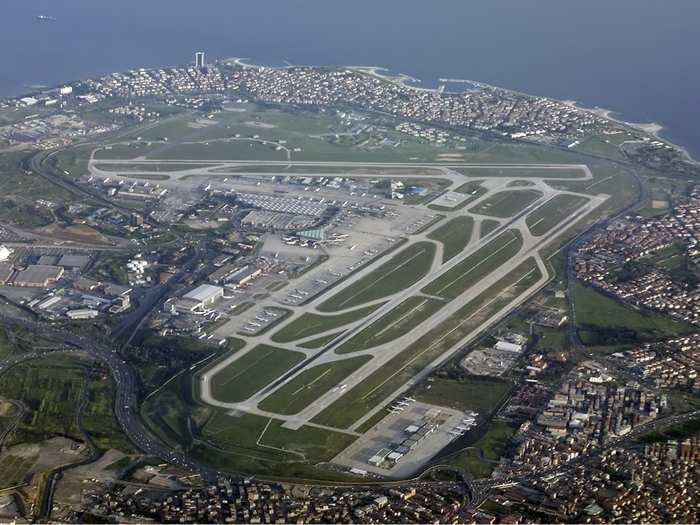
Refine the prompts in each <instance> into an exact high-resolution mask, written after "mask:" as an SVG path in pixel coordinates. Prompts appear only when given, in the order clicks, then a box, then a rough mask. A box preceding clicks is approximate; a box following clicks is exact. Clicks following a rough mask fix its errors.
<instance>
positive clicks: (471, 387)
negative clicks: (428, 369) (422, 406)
mask: <svg viewBox="0 0 700 525" xmlns="http://www.w3.org/2000/svg"><path fill="white" fill-rule="evenodd" d="M510 389H511V385H510V384H509V383H507V382H505V381H502V380H500V379H491V378H483V377H476V376H473V377H466V378H464V379H445V378H441V377H434V378H430V380H429V381H427V382H425V383H423V384H421V386H420V387H418V389H417V390H416V391H415V392H413V393H412V394H411V395H413V397H415V398H416V399H417V400H418V401H423V402H424V403H431V404H433V405H438V406H444V407H449V408H454V409H456V410H461V411H465V410H474V411H476V412H479V413H480V414H488V413H490V412H492V411H493V410H494V409H496V407H498V405H499V404H500V403H501V401H503V398H504V397H505V396H506V395H507V394H508V392H510Z"/></svg>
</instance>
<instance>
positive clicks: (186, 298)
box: [170, 284, 224, 314]
mask: <svg viewBox="0 0 700 525" xmlns="http://www.w3.org/2000/svg"><path fill="white" fill-rule="evenodd" d="M223 296H224V289H223V288H221V287H219V286H212V285H211V284H203V285H201V286H198V287H197V288H195V289H194V290H192V291H190V292H188V293H186V294H185V295H183V296H182V297H181V298H180V299H178V300H176V301H175V302H173V303H172V304H171V305H170V308H171V309H172V310H174V311H176V312H180V313H189V314H196V313H200V312H201V311H202V310H205V309H206V308H207V307H210V306H212V305H213V304H214V303H215V302H216V301H217V300H218V299H220V298H222V297H223Z"/></svg>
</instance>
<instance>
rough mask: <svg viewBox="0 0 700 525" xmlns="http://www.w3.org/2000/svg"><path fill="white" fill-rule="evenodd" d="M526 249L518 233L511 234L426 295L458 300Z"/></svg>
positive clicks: (444, 276)
mask: <svg viewBox="0 0 700 525" xmlns="http://www.w3.org/2000/svg"><path fill="white" fill-rule="evenodd" d="M522 245H523V240H522V236H521V235H520V232H518V231H517V230H508V231H506V232H503V233H502V234H501V235H499V236H498V237H496V238H495V239H494V240H492V241H490V242H489V243H488V244H486V246H483V247H482V248H480V249H479V250H477V251H476V252H474V253H473V254H472V255H470V256H469V257H467V258H466V259H464V260H463V261H461V262H460V263H459V264H457V265H455V266H453V267H452V268H450V269H449V270H447V271H446V272H444V273H443V274H442V275H440V276H439V277H438V278H437V279H435V280H434V281H432V282H431V283H430V284H428V285H427V286H426V287H424V288H423V290H422V291H423V293H425V294H427V295H436V296H439V297H444V298H445V299H455V298H457V297H459V296H460V295H462V294H463V293H464V292H465V291H466V290H468V289H469V288H471V287H472V286H474V285H475V284H476V283H477V282H479V281H480V280H481V279H483V278H484V277H485V276H487V275H488V274H490V273H491V272H492V271H494V270H495V269H496V268H498V267H499V266H501V265H502V264H504V263H506V262H507V261H508V260H510V259H511V258H512V257H513V256H515V255H516V254H517V253H518V252H519V251H520V248H521V247H522Z"/></svg>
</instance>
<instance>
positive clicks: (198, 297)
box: [182, 284, 224, 302]
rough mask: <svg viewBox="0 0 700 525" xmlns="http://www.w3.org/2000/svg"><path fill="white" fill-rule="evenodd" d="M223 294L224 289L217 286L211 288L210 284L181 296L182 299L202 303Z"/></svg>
mask: <svg viewBox="0 0 700 525" xmlns="http://www.w3.org/2000/svg"><path fill="white" fill-rule="evenodd" d="M223 293H224V289H223V288H221V287H219V286H212V285H211V284H203V285H201V286H198V287H197V288H195V289H194V290H192V291H190V292H187V293H186V294H185V295H183V296H182V297H183V299H194V300H195V301H199V302H203V301H207V300H208V299H211V298H212V297H216V296H217V295H221V294H223Z"/></svg>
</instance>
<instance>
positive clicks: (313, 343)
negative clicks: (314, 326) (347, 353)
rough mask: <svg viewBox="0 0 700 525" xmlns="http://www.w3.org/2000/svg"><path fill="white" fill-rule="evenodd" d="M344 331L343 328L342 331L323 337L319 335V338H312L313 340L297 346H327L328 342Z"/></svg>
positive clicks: (313, 347)
mask: <svg viewBox="0 0 700 525" xmlns="http://www.w3.org/2000/svg"><path fill="white" fill-rule="evenodd" d="M342 333H343V331H342V330H341V331H340V332H333V333H332V334H328V335H324V336H322V337H319V338H317V339H312V340H311V341H306V342H305V343H301V344H298V345H297V346H298V347H299V348H312V349H315V348H323V347H324V346H326V345H327V344H328V343H330V342H331V341H332V340H333V339H335V338H336V337H338V336H340V334H342Z"/></svg>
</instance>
